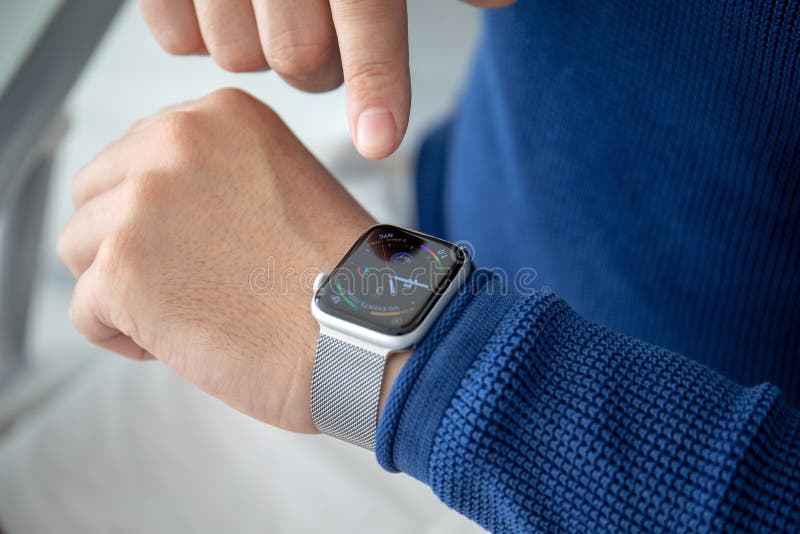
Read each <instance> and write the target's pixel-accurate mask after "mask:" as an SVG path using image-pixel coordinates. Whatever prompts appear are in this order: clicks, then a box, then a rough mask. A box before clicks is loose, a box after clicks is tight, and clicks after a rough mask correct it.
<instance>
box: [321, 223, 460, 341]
mask: <svg viewBox="0 0 800 534" xmlns="http://www.w3.org/2000/svg"><path fill="white" fill-rule="evenodd" d="M466 260H467V256H466V253H465V252H464V249H463V248H461V247H459V246H458V245H454V244H452V243H448V242H447V241H442V240H440V239H436V238H433V237H430V236H426V235H423V234H419V233H417V232H412V231H410V230H405V229H403V228H398V227H396V226H389V225H381V226H375V227H373V228H370V229H369V230H368V231H367V232H366V233H365V234H364V235H363V236H361V237H360V238H359V240H358V241H357V242H356V244H355V245H353V247H352V248H351V249H350V251H349V252H348V253H347V255H346V256H345V257H344V259H343V260H342V261H341V262H340V263H339V265H337V266H336V268H335V269H334V270H333V271H332V272H331V273H330V275H329V276H328V277H327V279H326V280H325V283H324V284H323V285H322V287H321V288H320V289H319V291H318V292H317V295H316V302H317V306H319V308H320V309H321V310H322V311H324V312H326V313H328V314H330V315H333V316H335V317H340V318H342V319H345V320H347V321H349V322H353V323H356V324H359V325H361V326H365V327H367V328H370V329H372V330H376V331H378V332H381V333H384V334H390V335H402V334H406V333H408V332H411V331H413V330H414V329H415V328H417V327H418V326H419V325H420V323H421V322H422V320H423V319H424V318H425V317H426V315H427V314H428V312H429V311H430V309H431V308H432V307H433V305H434V304H435V303H436V301H437V300H438V299H439V298H440V297H441V295H442V294H443V293H444V291H445V289H446V288H447V287H448V286H449V285H450V283H451V282H452V281H453V279H454V278H455V277H456V275H457V274H458V272H459V271H460V270H461V269H462V268H463V267H464V263H465V262H466Z"/></svg>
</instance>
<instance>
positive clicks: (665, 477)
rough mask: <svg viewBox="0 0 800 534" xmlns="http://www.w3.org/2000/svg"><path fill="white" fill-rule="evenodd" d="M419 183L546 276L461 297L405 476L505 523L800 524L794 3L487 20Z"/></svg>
mask: <svg viewBox="0 0 800 534" xmlns="http://www.w3.org/2000/svg"><path fill="white" fill-rule="evenodd" d="M418 196H419V211H420V219H419V220H420V225H421V228H422V229H423V230H426V231H429V232H432V233H436V234H438V235H443V236H445V237H449V238H450V239H454V240H455V239H466V240H468V241H470V242H471V243H472V244H473V245H474V248H475V251H476V263H477V264H478V265H484V266H489V267H501V268H504V269H506V270H507V272H508V273H510V275H512V276H513V273H514V272H515V271H516V270H517V269H519V268H521V267H534V268H535V269H536V271H537V272H538V278H537V280H536V282H537V283H538V287H542V288H543V287H547V288H548V291H545V292H539V293H536V294H534V295H533V296H519V297H517V298H514V297H509V296H508V295H502V294H499V293H493V294H489V292H488V288H490V287H494V284H486V285H482V286H480V290H479V293H478V295H475V296H471V295H463V296H462V297H461V298H460V299H459V300H458V301H456V304H455V305H454V307H453V308H452V310H449V311H448V313H446V314H445V316H444V317H443V318H442V319H441V320H440V321H439V324H438V325H437V327H436V328H435V330H434V331H433V332H432V333H431V335H430V336H428V338H427V339H426V340H425V341H424V343H423V344H422V345H421V346H420V347H419V348H418V349H417V351H416V352H415V354H414V355H413V356H412V358H411V360H410V361H409V363H408V365H407V367H406V369H404V371H403V373H402V374H401V377H400V379H399V380H398V382H397V384H396V386H395V388H394V389H393V390H392V393H391V395H390V398H389V402H388V404H387V408H386V410H385V412H384V414H383V417H382V420H381V423H380V427H379V435H378V449H377V451H376V452H377V455H378V458H379V461H380V462H381V464H382V465H383V466H384V467H385V468H387V469H390V470H398V469H399V470H402V471H405V472H408V473H409V474H411V475H412V476H415V477H416V478H418V479H420V480H422V481H424V482H426V483H428V484H429V485H430V486H431V488H432V489H433V491H434V492H435V493H436V494H437V495H438V496H439V497H440V498H441V499H442V500H443V501H444V502H445V503H447V504H448V505H449V506H451V507H453V508H455V509H456V510H458V511H460V512H461V513H463V514H465V515H467V516H468V517H470V518H472V519H474V520H475V521H477V522H478V523H480V524H481V525H484V526H485V527H487V528H488V529H490V530H492V531H496V532H568V533H575V532H580V533H583V532H728V531H737V532H738V531H741V532H800V415H798V412H797V411H796V410H797V409H798V408H800V2H797V1H794V0H791V1H790V0H761V1H757V0H679V1H676V2H663V1H660V0H642V1H638V0H637V1H634V0H609V1H604V2H590V1H588V0H563V1H555V0H520V1H518V2H517V4H516V5H514V6H512V7H510V8H506V9H502V10H496V11H490V12H487V14H486V16H485V25H484V36H483V41H482V43H481V45H480V47H479V49H478V51H477V55H476V60H475V65H474V68H473V71H472V74H471V77H470V79H469V81H468V84H467V87H466V89H465V91H464V94H463V97H462V100H461V103H460V106H459V108H458V112H457V113H456V115H455V117H454V118H453V120H452V121H451V122H450V123H449V124H448V125H447V126H445V127H444V128H442V129H441V130H439V131H438V132H436V133H435V134H434V135H432V136H431V138H430V139H429V140H428V142H427V143H426V144H425V145H424V147H423V149H422V151H421V153H420V159H419V172H418ZM550 289H552V292H551V291H550ZM556 295H558V296H556ZM562 297H563V298H564V300H562V299H561V298H562ZM504 299H505V300H504ZM508 299H512V300H513V302H512V303H511V304H510V308H509V301H508ZM501 301H502V302H501ZM566 302H569V305H567V304H566ZM481 310H485V313H483V314H482V313H481ZM573 310H574V311H573ZM489 330H491V333H487V332H488V331H489ZM628 336H630V337H628ZM461 338H463V339H464V340H467V339H468V340H470V341H469V343H464V342H463V340H461ZM460 340H461V342H459V341H460ZM467 345H469V346H467ZM770 384H772V385H770ZM779 391H780V392H782V393H779ZM431 429H435V430H433V435H431V432H432V430H431Z"/></svg>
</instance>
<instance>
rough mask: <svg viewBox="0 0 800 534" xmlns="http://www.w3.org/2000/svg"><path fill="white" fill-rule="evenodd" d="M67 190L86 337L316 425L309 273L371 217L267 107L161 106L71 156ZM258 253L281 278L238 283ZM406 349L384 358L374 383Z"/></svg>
mask: <svg viewBox="0 0 800 534" xmlns="http://www.w3.org/2000/svg"><path fill="white" fill-rule="evenodd" d="M72 196H73V201H74V204H75V207H76V212H75V214H74V216H73V217H72V219H71V220H70V222H69V223H68V224H67V226H66V228H65V229H64V230H63V232H62V234H61V235H60V237H59V240H58V254H59V257H60V258H61V260H62V261H63V262H64V264H65V265H66V266H67V267H68V268H69V270H70V271H71V272H72V273H73V274H74V275H75V277H76V278H77V284H76V286H75V290H74V294H73V298H72V303H71V306H70V318H71V320H72V322H73V323H74V325H75V327H76V328H77V329H78V330H79V331H80V332H81V333H82V334H83V335H84V336H85V337H86V338H87V339H88V340H89V341H91V342H92V343H95V344H97V345H99V346H101V347H104V348H106V349H109V350H111V351H114V352H118V353H120V354H122V355H124V356H128V357H130V358H135V359H153V358H155V359H158V360H160V361H162V362H163V363H165V364H167V365H168V366H169V367H171V368H172V369H173V370H174V371H175V372H176V373H178V374H179V375H181V376H183V377H184V378H186V379H187V380H189V381H191V382H193V383H194V384H196V385H197V386H199V387H200V388H201V389H203V390H205V391H206V392H208V393H210V394H211V395H214V396H216V397H218V398H220V399H222V400H223V401H224V402H226V403H227V404H229V405H230V406H232V407H234V408H236V409H237V410H240V411H242V412H244V413H246V414H247V415H250V416H252V417H255V418H257V419H260V420H261V421H264V422H266V423H269V424H272V425H275V426H278V427H280V428H284V429H287V430H291V431H295V432H309V433H310V432H316V430H315V428H314V426H313V424H312V422H311V416H310V411H309V397H310V385H311V370H312V367H313V361H314V354H315V343H316V339H317V335H318V332H319V330H318V325H317V324H316V322H315V321H314V319H313V318H312V316H311V313H310V311H309V306H310V299H311V289H310V288H311V284H312V282H313V278H314V275H315V274H316V273H317V272H319V270H330V269H331V268H332V267H333V266H334V265H335V264H336V262H337V261H338V260H339V259H340V258H341V257H342V256H343V255H344V253H345V252H346V251H347V249H348V248H349V246H350V245H351V244H352V243H353V242H354V240H355V239H356V238H357V237H358V236H359V235H360V233H361V232H362V231H363V230H364V229H366V228H367V227H369V226H370V225H372V224H374V222H375V221H374V220H373V219H372V218H371V217H370V216H369V215H368V214H367V213H366V212H365V211H364V210H363V209H362V208H361V207H360V206H359V205H358V204H357V203H356V201H355V200H354V199H353V198H352V197H351V196H350V195H349V194H348V193H347V192H346V191H345V190H344V189H343V188H342V187H341V185H339V183H338V182H337V181H336V180H335V179H334V178H333V177H332V176H331V175H330V174H329V173H328V172H327V171H326V170H325V168H323V167H322V165H320V163H319V162H317V160H315V159H314V157H313V156H312V155H311V154H310V153H309V152H308V151H307V150H306V149H305V147H303V146H302V144H301V143H300V142H299V141H298V140H297V138H295V137H294V135H293V134H292V133H291V132H290V131H289V130H288V129H287V127H286V126H285V125H284V123H283V122H282V121H281V120H280V118H279V117H278V116H277V115H276V114H275V113H274V112H273V111H272V110H271V109H269V108H268V107H267V106H265V105H264V104H262V103H261V102H259V101H258V100H256V99H254V98H253V97H251V96H250V95H248V94H246V93H244V92H242V91H239V90H236V89H223V90H220V91H217V92H215V93H213V94H211V95H209V96H207V97H205V98H202V99H200V100H197V101H193V102H188V103H185V104H182V105H179V106H175V107H172V108H169V109H167V110H164V111H162V112H161V113H159V114H157V115H155V116H152V117H149V118H147V119H144V120H142V121H140V122H139V123H137V124H135V125H134V126H133V127H132V128H131V129H130V130H129V131H128V132H127V133H126V134H125V136H123V138H122V139H120V140H118V141H116V142H115V143H113V144H112V145H111V146H109V147H108V148H106V149H105V150H104V151H103V152H101V153H100V154H99V155H98V156H96V157H95V158H94V160H93V161H92V162H90V163H89V164H88V165H86V166H85V167H84V168H83V169H81V170H80V171H79V172H78V173H77V175H76V176H75V179H74V182H73V187H72ZM270 257H272V258H274V272H275V273H278V275H280V274H281V273H284V274H286V273H290V272H293V273H296V274H295V275H294V276H292V277H289V278H288V283H286V284H284V285H285V290H281V289H280V287H277V286H276V288H275V289H274V290H273V291H269V292H265V291H259V290H254V289H253V287H252V284H251V280H252V276H253V273H254V272H256V273H258V272H263V268H264V267H265V266H268V265H269V262H270V260H269V259H268V258H270ZM259 269H262V271H259ZM304 271H305V274H306V276H305V278H304V279H303V278H301V277H300V276H298V274H299V273H303V272H304ZM259 287H260V288H263V287H265V286H264V284H263V282H262V283H260V284H259V285H258V286H256V289H258V288H259ZM407 357H408V354H400V355H397V356H396V357H394V358H393V359H392V360H391V361H390V363H389V366H388V367H389V371H388V372H387V375H386V377H385V380H384V391H383V397H384V398H385V396H386V394H387V393H388V389H389V388H390V386H391V383H392V382H393V380H394V377H395V376H396V374H397V372H399V370H400V368H402V363H403V362H404V361H405V359H406V358H407Z"/></svg>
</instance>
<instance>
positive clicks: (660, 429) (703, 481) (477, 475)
mask: <svg viewBox="0 0 800 534" xmlns="http://www.w3.org/2000/svg"><path fill="white" fill-rule="evenodd" d="M492 287H497V286H496V285H495V286H493V285H492V284H485V285H483V286H482V287H481V288H480V290H479V291H478V294H477V295H476V296H474V297H472V298H468V297H462V300H460V301H459V302H458V304H457V308H454V310H458V311H457V312H456V311H454V312H453V313H451V314H448V315H447V316H445V317H443V318H442V320H441V321H440V324H441V326H440V327H438V328H436V329H435V330H434V332H436V334H435V336H434V337H430V338H428V339H426V340H425V342H424V343H423V345H422V346H421V347H420V349H421V350H420V351H419V353H415V354H414V356H412V358H411V360H410V361H409V365H408V366H407V367H406V369H404V371H403V373H404V374H405V375H406V376H405V377H403V378H401V379H399V380H398V382H397V384H400V386H399V387H396V388H394V389H393V390H392V393H391V395H390V400H389V402H388V403H387V406H386V408H385V410H384V415H383V418H382V419H381V422H380V427H379V431H378V432H379V435H378V445H377V450H376V452H377V455H378V457H379V459H381V463H382V464H383V465H384V467H387V468H389V469H390V470H395V469H398V468H399V469H400V470H402V471H405V472H407V473H409V474H412V475H414V476H416V477H417V478H418V479H420V480H422V481H424V482H426V483H428V484H429V485H430V487H431V488H432V489H433V491H434V493H436V495H437V496H438V497H439V498H440V499H442V500H443V501H444V502H445V503H446V504H448V505H449V506H451V507H453V508H454V509H456V510H457V511H459V512H460V513H462V514H464V515H466V516H467V517H469V518H471V519H473V520H474V521H476V522H478V523H479V524H481V525H482V526H484V527H486V528H487V529H489V530H490V531H493V532H723V531H726V532H727V531H742V532H747V531H749V532H753V531H755V532H800V415H798V413H797V412H796V411H792V410H791V409H790V408H788V407H787V406H786V405H785V404H784V403H783V401H781V400H780V397H779V395H780V394H779V391H778V390H777V388H775V387H774V386H771V385H767V384H765V385H761V386H756V387H752V388H745V387H742V386H738V385H736V384H734V383H733V382H731V381H729V380H727V379H725V378H723V377H722V376H720V375H719V374H718V373H715V372H714V371H712V370H711V369H709V368H708V367H706V366H704V365H701V364H698V363H696V362H693V361H691V360H689V359H687V358H685V357H683V356H680V355H677V354H674V353H671V352H669V351H667V350H665V349H661V348H659V347H655V346H653V345H650V344H647V343H643V342H641V341H638V340H635V339H633V338H630V337H628V336H625V335H623V334H619V333H616V332H613V331H611V330H609V329H607V328H605V327H603V326H601V325H598V324H596V323H592V322H589V321H587V320H586V319H583V318H581V317H580V316H579V315H577V314H576V313H575V312H574V311H573V310H571V309H570V308H569V306H568V305H567V304H566V303H565V302H564V301H563V300H561V299H559V298H558V297H556V296H555V295H553V294H550V293H537V294H535V295H533V296H530V297H516V298H513V301H514V302H513V304H512V305H511V306H510V307H509V308H506V311H505V312H504V313H503V315H502V317H501V319H500V320H499V321H498V322H497V323H496V324H495V325H494V327H493V328H492V335H491V336H489V337H488V338H487V339H486V342H485V343H482V344H479V345H473V350H472V351H464V350H457V351H454V350H452V349H451V347H450V346H449V344H448V342H447V339H448V338H450V339H457V338H464V337H469V336H470V335H472V332H473V330H474V329H475V328H476V323H479V322H480V321H481V319H473V320H466V321H465V320H459V319H458V315H459V314H461V316H462V317H465V316H468V315H469V314H470V312H475V311H478V308H481V307H485V306H487V305H491V304H487V303H491V302H493V301H499V300H504V299H508V298H510V297H508V296H504V295H502V294H501V293H498V292H496V291H495V292H493V291H492ZM461 348H463V347H461ZM454 360H455V361H461V362H464V363H466V364H467V365H463V366H461V367H462V368H463V369H464V371H463V372H462V373H461V374H459V375H457V376H453V374H452V372H451V370H452V368H453V365H452V361H454ZM437 361H438V362H439V363H438V364H436V363H435V362H437ZM448 361H449V362H451V365H446V364H443V363H442V362H448ZM456 367H459V366H456ZM421 368H425V369H426V370H427V371H428V375H427V376H423V374H422V373H421V372H420V369H421ZM406 370H409V372H408V373H406ZM431 370H434V371H436V370H438V372H434V373H431ZM453 383H457V384H458V388H457V389H456V391H455V393H454V394H452V395H449V396H448V397H447V398H446V399H441V398H439V399H437V398H436V396H431V392H434V391H437V390H439V389H445V390H447V389H448V388H449V387H450V386H449V385H450V384H453ZM419 399H424V400H425V402H418V400H419ZM404 418H405V419H407V420H408V421H409V423H407V424H401V423H400V421H401V420H402V419H404ZM411 422H413V424H412V423H411ZM432 426H433V427H435V428H436V431H435V435H434V436H433V439H432V440H431V439H429V438H430V436H429V435H428V433H429V429H430V428H431V427H432ZM408 444H412V446H409V445H408ZM419 444H424V445H422V446H420V445H419ZM413 445H416V446H413ZM420 464H422V465H425V466H427V472H426V473H420V472H418V471H417V469H418V467H417V466H418V465H420Z"/></svg>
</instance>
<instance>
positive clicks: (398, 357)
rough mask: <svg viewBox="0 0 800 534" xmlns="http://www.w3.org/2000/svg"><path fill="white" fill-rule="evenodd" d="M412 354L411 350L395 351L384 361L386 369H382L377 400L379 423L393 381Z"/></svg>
mask: <svg viewBox="0 0 800 534" xmlns="http://www.w3.org/2000/svg"><path fill="white" fill-rule="evenodd" d="M413 352H414V351H413V350H400V351H396V352H393V353H392V354H390V355H389V358H388V359H387V360H386V367H385V368H384V372H383V381H382V382H381V396H380V399H379V400H378V421H379V422H380V420H381V414H382V413H383V407H384V405H385V404H386V401H387V399H388V398H389V394H390V393H391V392H392V386H393V385H394V381H395V380H397V376H398V375H399V374H400V371H402V370H403V366H404V365H405V364H406V362H408V359H409V358H410V357H411V355H412V354H413Z"/></svg>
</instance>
